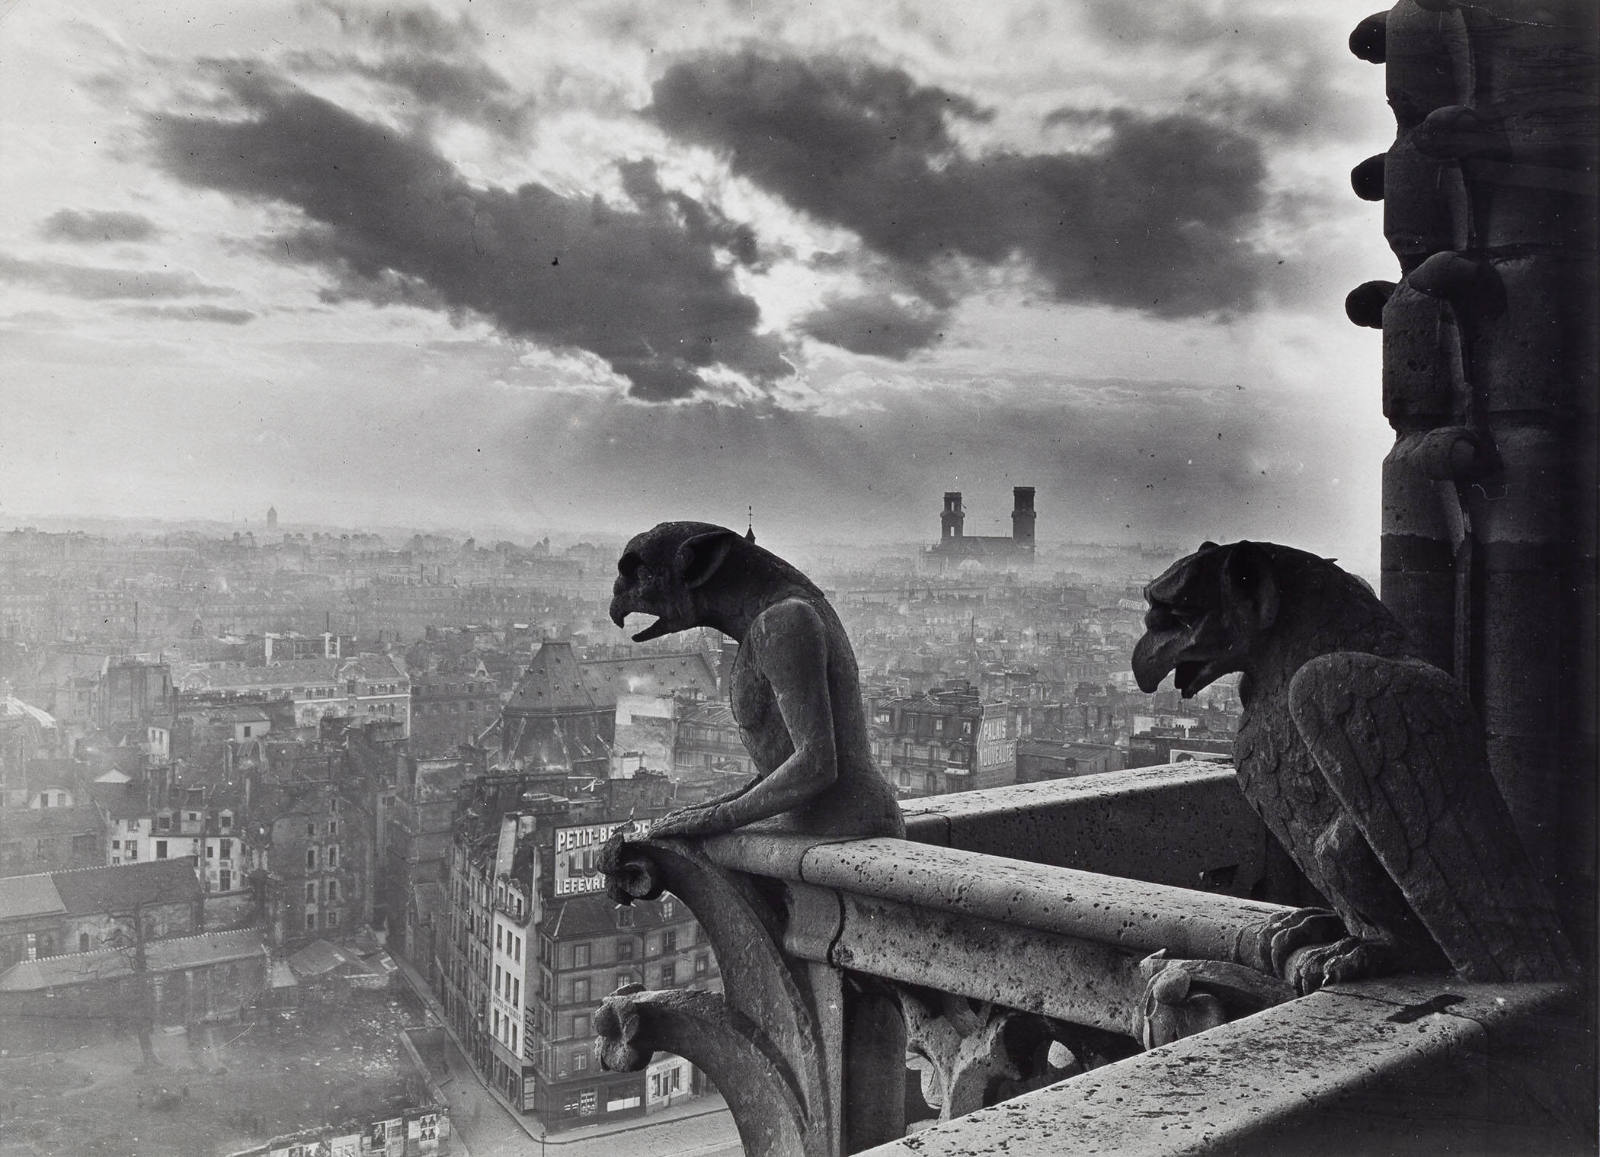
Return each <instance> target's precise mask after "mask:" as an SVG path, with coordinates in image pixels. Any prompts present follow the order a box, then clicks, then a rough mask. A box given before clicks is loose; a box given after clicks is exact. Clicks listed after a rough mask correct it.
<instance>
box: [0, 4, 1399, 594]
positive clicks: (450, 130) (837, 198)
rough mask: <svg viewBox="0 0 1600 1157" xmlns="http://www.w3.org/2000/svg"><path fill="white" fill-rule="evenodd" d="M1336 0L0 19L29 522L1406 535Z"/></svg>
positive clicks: (9, 369)
mask: <svg viewBox="0 0 1600 1157" xmlns="http://www.w3.org/2000/svg"><path fill="white" fill-rule="evenodd" d="M1369 7H1370V0H1363V2H1362V3H1359V4H1349V3H1325V4H1305V3H1303V2H1302V0H1235V2H1229V3H1219V2H1213V0H1172V2H1170V3H1163V4H1150V3H1140V2H1133V0H1042V2H1039V3H1034V2H1031V0H984V2H983V3H981V4H979V3H964V4H955V3H934V2H924V3H911V2H909V0H902V2H899V3H896V2H894V0H876V2H873V3H867V2H865V0H817V2H805V0H802V2H796V0H785V2H782V3H769V2H768V0H728V2H723V0H674V2H671V3H663V2H661V0H560V2H553V0H552V2H543V0H455V2H454V3H453V4H444V3H438V4H433V5H421V4H419V5H416V6H406V5H405V4H399V3H397V4H368V3H364V2H361V0H307V2H305V3H298V4H297V3H296V2H295V0H276V2H268V0H260V2H242V3H238V2H231V0H192V2H184V3H178V2H171V3H167V2H160V0H155V2H141V3H137V4H129V3H127V2H126V0H105V2H95V3H91V2H83V0H48V2H46V0H0V118H3V119H0V412H3V414H4V418H3V420H0V523H12V522H15V521H16V520H17V519H18V518H19V517H22V516H24V515H26V514H30V513H32V514H64V513H81V514H111V515H154V516H162V517H224V518H226V517H228V516H229V515H230V513H231V514H233V515H236V516H237V517H240V518H243V517H244V516H246V515H247V514H248V515H249V516H250V517H251V518H252V520H255V519H259V518H260V516H261V513H262V512H263V511H264V510H265V509H266V507H267V505H268V504H269V503H275V504H276V505H277V507H278V509H279V511H280V512H281V515H282V517H283V518H284V520H285V521H289V522H293V521H302V520H304V521H320V522H346V523H354V522H366V523H384V524H390V525H424V526H439V527H448V526H455V527H461V528H464V529H469V530H472V529H478V530H479V531H480V532H481V530H482V528H485V527H489V526H501V527H506V528H514V529H521V530H526V531H529V532H538V531H542V530H543V529H546V528H549V529H554V530H557V531H561V530H583V529H588V528H593V529H599V530H609V531H632V530H636V529H640V528H642V527H644V526H647V525H649V524H651V523H652V522H654V521H656V520H658V519H661V518H668V517H690V518H704V519H709V520H712V521H721V522H727V523H735V522H741V520H742V519H743V517H744V514H745V510H746V507H747V505H751V506H754V508H755V512H756V515H755V516H756V523H757V528H758V531H761V530H765V531H766V532H767V533H768V534H769V536H772V535H775V536H776V537H778V538H779V539H783V538H790V539H793V538H801V537H807V538H829V537H833V538H847V537H860V536H866V535H877V536H880V537H883V538H885V539H896V540H908V539H915V538H927V537H930V536H934V535H936V534H937V528H938V510H939V506H940V493H941V492H942V491H944V490H947V489H959V490H962V491H964V492H965V493H966V495H967V506H968V509H969V516H968V529H969V531H972V532H976V533H998V532H1001V531H1002V526H1003V525H1004V524H1006V523H1007V522H1008V519H1007V513H1008V511H1009V507H1010V487H1011V486H1013V485H1019V484H1020V485H1033V486H1035V487H1037V488H1038V492H1039V497H1038V507H1039V511H1040V517H1039V532H1040V535H1041V537H1043V538H1046V539H1053V540H1076V541H1083V540H1130V541H1131V540H1142V541H1150V540H1165V541H1178V542H1187V541H1188V540H1190V539H1194V540H1198V539H1200V538H1202V537H1212V538H1218V539H1224V538H1234V537H1245V536H1248V537H1257V538H1276V539H1279V540H1283V541H1290V542H1294V543H1297V544H1299V545H1302V546H1306V547H1309V548H1311V549H1316V550H1319V551H1322V552H1324V553H1336V554H1339V555H1340V556H1341V557H1344V558H1346V559H1347V560H1349V561H1351V562H1355V563H1358V564H1360V563H1364V562H1370V560H1371V559H1373V558H1375V556H1376V542H1377V528H1378V497H1377V493H1378V490H1377V475H1378V467H1379V463H1380V462H1381V460H1382V457H1383V454H1384V452H1385V450H1386V448H1387V443H1388V441H1389V437H1388V435H1387V431H1386V427H1385V426H1384V424H1383V422H1382V418H1381V416H1380V415H1379V413H1378V407H1379V381H1378V335H1377V334H1376V333H1374V332H1373V331H1370V330H1360V329H1356V328H1355V327H1353V326H1351V325H1350V324H1349V323H1348V322H1347V321H1346V320H1345V319H1344V315H1343V308H1342V301H1343V297H1344V294H1345V293H1346V291H1347V290H1348V289H1350V288H1351V287H1352V286H1354V285H1355V284H1357V283H1359V282H1361V281H1363V280H1367V279H1369V278H1372V277H1381V276H1389V275H1390V272H1391V270H1392V268H1393V262H1392V259H1390V258H1389V256H1388V254H1387V250H1386V249H1385V248H1384V245H1383V241H1382V237H1381V209H1380V207H1378V206H1375V205H1371V204H1367V203H1364V202H1361V201H1359V200H1357V199H1356V198H1355V197H1354V195H1353V194H1352V193H1351V192H1350V190H1349V185H1348V181H1347V176H1346V174H1347V173H1348V171H1349V169H1350V167H1351V166H1352V165H1354V164H1355V163H1357V162H1358V161H1360V160H1361V159H1363V158H1364V157H1366V156H1368V155H1370V154H1372V153H1375V152H1381V151H1382V150H1383V149H1384V148H1385V147H1386V145H1387V143H1388V139H1389V138H1390V136H1391V135H1392V121H1390V120H1389V119H1388V114H1387V111H1386V109H1385V107H1384V103H1383V94H1382V74H1381V69H1379V68H1376V67H1374V66H1372V65H1368V64H1365V63H1363V62H1361V61H1358V60H1356V59H1355V58H1354V57H1353V56H1351V55H1350V54H1349V52H1348V51H1347V50H1346V48H1345V39H1346V37H1347V35H1348V33H1349V30H1350V28H1351V27H1352V26H1353V25H1354V23H1355V22H1356V21H1357V20H1358V19H1359V18H1360V17H1362V16H1364V15H1365V14H1366V13H1367V11H1368V9H1369Z"/></svg>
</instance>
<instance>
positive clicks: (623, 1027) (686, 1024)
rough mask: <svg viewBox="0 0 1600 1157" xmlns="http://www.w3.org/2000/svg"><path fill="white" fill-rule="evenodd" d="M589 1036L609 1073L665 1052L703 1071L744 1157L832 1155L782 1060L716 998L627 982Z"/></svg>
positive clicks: (608, 1002) (751, 1025)
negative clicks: (732, 1125)
mask: <svg viewBox="0 0 1600 1157" xmlns="http://www.w3.org/2000/svg"><path fill="white" fill-rule="evenodd" d="M595 1032H596V1034H597V1036H596V1040H595V1052H596V1054H597V1055H598V1056H599V1058H600V1065H601V1067H602V1068H605V1069H608V1070H610V1071H612V1072H638V1071H640V1070H641V1069H643V1068H644V1067H645V1066H646V1065H648V1064H649V1063H650V1059H651V1057H652V1056H654V1055H655V1053H656V1051H657V1050H659V1049H663V1048H670V1050H671V1051H672V1052H674V1053H677V1054H678V1055H679V1056H681V1057H684V1058H686V1059H688V1060H690V1061H692V1062H693V1063H694V1064H696V1065H698V1066H699V1067H700V1068H701V1069H703V1070H705V1072H706V1073H707V1074H708V1075H709V1076H710V1077H711V1080H712V1081H713V1082H714V1083H715V1084H716V1086H717V1090H718V1091H719V1092H720V1093H722V1095H723V1097H724V1099H726V1101H727V1102H728V1108H729V1110H730V1111H731V1112H732V1114H733V1120H734V1123H735V1124H736V1125H737V1126H738V1128H739V1140H740V1141H741V1142H742V1143H743V1145H744V1151H745V1153H746V1154H750V1155H754V1157H766V1155H770V1157H786V1155H790V1154H794V1155H803V1157H824V1155H826V1154H830V1153H831V1152H832V1150H831V1149H830V1147H829V1146H828V1144H827V1142H826V1132H825V1130H818V1129H814V1128H812V1127H811V1125H812V1124H813V1122H812V1121H811V1119H810V1115H809V1113H808V1111H807V1106H806V1104H805V1099H804V1095H803V1094H804V1090H802V1089H800V1088H797V1087H796V1084H795V1081H794V1079H793V1073H792V1072H790V1071H789V1069H788V1062H787V1060H786V1058H785V1057H783V1056H782V1055H779V1054H775V1053H772V1052H771V1051H769V1049H768V1048H767V1047H766V1046H767V1045H768V1043H769V1042H768V1041H767V1040H766V1039H765V1035H764V1033H763V1032H762V1030H761V1028H760V1026H759V1025H757V1024H755V1023H754V1022H753V1021H751V1020H750V1019H749V1018H748V1017H746V1016H743V1015H741V1014H740V1013H739V1012H738V1011H736V1010H735V1009H732V1008H729V1007H728V1004H727V1002H726V1001H724V1000H723V998H722V997H721V996H720V995H718V994H717V993H713V992H688V991H684V990H682V989H674V990H672V991H669V992H647V991H645V989H644V988H642V987H641V986H639V985H637V984H630V985H626V986H624V987H622V988H619V989H618V990H617V991H616V992H614V993H612V994H611V995H610V996H609V997H607V998H606V999H605V1001H604V1002H603V1003H602V1004H601V1006H600V1012H599V1014H598V1015H597V1016H596V1017H595Z"/></svg>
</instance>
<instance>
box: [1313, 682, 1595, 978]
mask: <svg viewBox="0 0 1600 1157" xmlns="http://www.w3.org/2000/svg"><path fill="white" fill-rule="evenodd" d="M1289 708H1290V712H1291V714H1292V715H1293V717H1294V721H1295V725H1296V726H1297V727H1298V728H1299V730H1300V734H1301V736H1302V737H1303V738H1304V739H1305V741H1306V744H1307V745H1308V746H1309V747H1310V749H1311V752H1312V755H1313V756H1314V757H1315V759H1316V761H1317V766H1318V767H1319V768H1321V770H1322V773H1323V775H1324V776H1326V777H1327V780H1328V784H1329V786H1330V787H1331V788H1332V789H1333V792H1334V794H1335V795H1337V796H1338V797H1339V801H1340V802H1341V803H1342V804H1343V805H1344V807H1345V809H1346V810H1347V811H1348V812H1349V813H1350V816H1351V818H1352V819H1353V820H1354V821H1355V823H1356V825H1357V826H1358V827H1359V828H1360V829H1361V833H1362V835H1364V836H1365V837H1366V840H1367V843H1368V844H1369V845H1371V847H1372V850H1373V852H1374V853H1375V854H1376V856H1377V858H1378V861H1379V863H1381V864H1382V865H1383V867H1384V869H1385V870H1386V871H1387V872H1388V873H1389V875H1390V876H1391V877H1392V878H1393V879H1394V881H1395V882H1396V883H1397V884H1399V885H1400V890H1401V891H1402V892H1403V893H1404V894H1405V897H1406V900H1407V901H1408V902H1409V903H1410V905H1411V907H1412V910H1413V911H1415V912H1416V914H1417V916H1418V918H1419V919H1421V921H1422V923H1423V925H1424V926H1425V927H1426V928H1427V929H1428V931H1429V933H1430V934H1432V936H1433V938H1434V940H1435V941H1437V942H1438V944H1439V947H1440V948H1442V949H1443V950H1444V953H1445V955H1446V956H1447V957H1448V958H1449V960H1450V963H1451V964H1452V965H1453V966H1454V967H1455V968H1456V970H1457V971H1458V972H1460V973H1461V975H1462V977H1463V978H1464V979H1467V980H1485V981H1488V980H1549V979H1555V978H1558V977H1562V976H1566V975H1570V974H1571V973H1572V971H1573V970H1574V968H1575V965H1574V960H1573V956H1572V952H1571V949H1570V948H1569V947H1568V945H1567V942H1566V939H1565V937H1563V936H1562V934H1561V931H1560V927H1559V925H1558V923H1557V919H1556V913H1555V909H1554V906H1553V905H1552V904H1551V901H1550V898H1549V896H1548V895H1547V894H1546V892H1545V890H1544V888H1543V886H1542V885H1541V884H1540V882H1539V880H1538V878H1537V877H1536V876H1535V874H1534V871H1533V866H1532V864H1531V863H1530V861H1529V860H1528V856H1527V853H1526V852H1525V851H1524V849H1523V847H1522V844H1521V842H1520V841H1519V840H1518V838H1517V834H1516V830H1515V828H1514V827H1513V826H1512V820H1511V813H1510V811H1509V809H1507V807H1506V804H1505V800H1504V799H1503V798H1502V797H1501V795H1500V792H1499V789H1498V788H1497V787H1496V786H1495V782H1494V778H1493V776H1492V775H1491V774H1490V772H1489V765H1488V760H1487V758H1486V756H1485V754H1484V748H1483V743H1482V739H1481V732H1480V731H1479V727H1478V722H1477V719H1476V718H1475V716H1474V713H1473V710H1472V707H1471V704H1470V703H1469V701H1468V700H1467V698H1466V696H1465V695H1464V694H1462V692H1461V690H1460V688H1459V687H1458V686H1457V684H1456V682H1455V680H1453V679H1452V678H1451V677H1450V676H1449V675H1447V674H1445V673H1444V672H1443V671H1441V670H1439V669H1438V668H1436V667H1432V666H1430V665H1428V664H1426V663H1423V662H1421V661H1419V660H1394V659H1385V658H1381V657H1379V656H1377V655H1371V654H1365V653H1361V652H1355V651H1340V652H1335V653H1333V654H1329V655H1321V656H1318V657H1317V658H1315V659H1313V660H1311V661H1310V662H1309V663H1307V664H1306V665H1305V666H1303V667H1301V668H1300V670H1298V671H1296V672H1295V675H1294V678H1293V679H1292V680H1291V682H1290V684H1289Z"/></svg>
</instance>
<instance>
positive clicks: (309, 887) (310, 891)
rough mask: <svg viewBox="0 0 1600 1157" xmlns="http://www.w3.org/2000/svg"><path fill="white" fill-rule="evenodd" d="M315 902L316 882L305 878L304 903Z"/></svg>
mask: <svg viewBox="0 0 1600 1157" xmlns="http://www.w3.org/2000/svg"><path fill="white" fill-rule="evenodd" d="M316 902H317V882H316V881H315V880H307V881H306V903H307V904H315V903H316Z"/></svg>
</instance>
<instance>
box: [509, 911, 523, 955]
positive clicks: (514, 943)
mask: <svg viewBox="0 0 1600 1157" xmlns="http://www.w3.org/2000/svg"><path fill="white" fill-rule="evenodd" d="M518 907H521V905H518ZM511 958H512V959H513V960H515V961H516V962H517V963H519V964H520V963H522V937H520V936H513V937H512V938H511Z"/></svg>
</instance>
